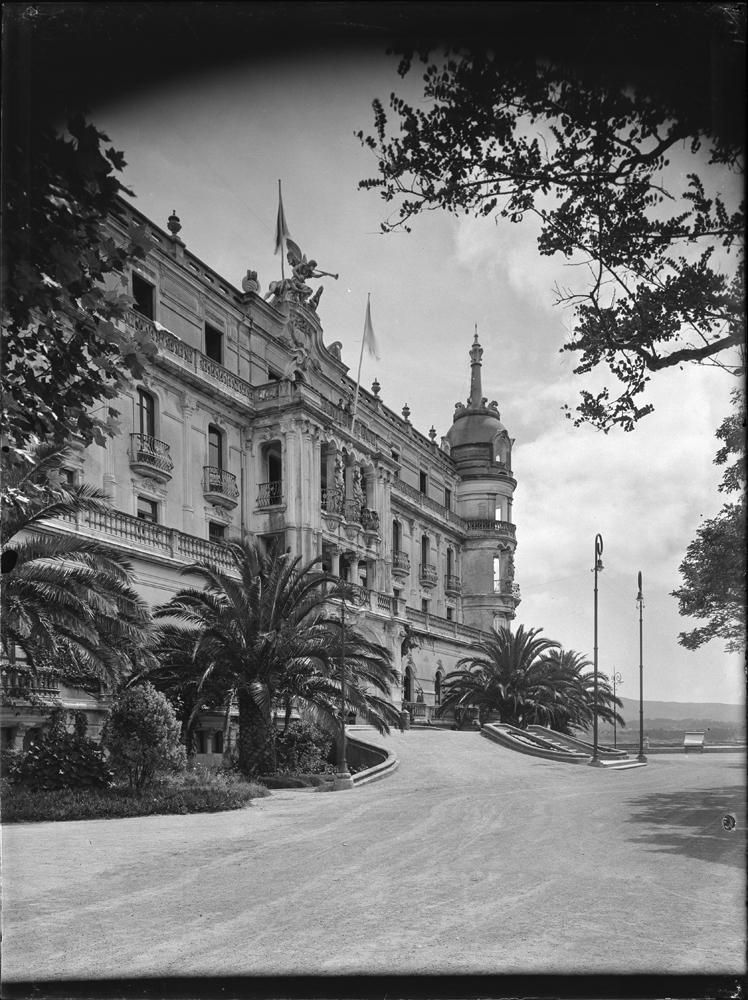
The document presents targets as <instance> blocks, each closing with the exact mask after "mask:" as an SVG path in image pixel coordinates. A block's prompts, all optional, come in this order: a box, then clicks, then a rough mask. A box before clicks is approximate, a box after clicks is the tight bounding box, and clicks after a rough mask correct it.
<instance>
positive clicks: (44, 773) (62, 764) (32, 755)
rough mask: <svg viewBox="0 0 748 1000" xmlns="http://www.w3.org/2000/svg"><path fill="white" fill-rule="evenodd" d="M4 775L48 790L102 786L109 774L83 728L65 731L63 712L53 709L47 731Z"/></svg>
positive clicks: (108, 779)
mask: <svg viewBox="0 0 748 1000" xmlns="http://www.w3.org/2000/svg"><path fill="white" fill-rule="evenodd" d="M7 777H8V780H9V781H10V782H12V783H13V784H15V785H23V786H25V787H26V788H28V789H29V790H32V791H33V790H36V791H52V790H54V789H60V788H106V787H107V786H108V785H110V784H111V782H112V778H113V775H112V772H111V771H110V769H109V767H108V766H107V763H106V760H105V759H104V755H103V754H102V752H101V750H100V748H99V747H98V746H97V745H96V744H95V743H94V742H93V741H92V740H89V739H87V738H86V735H85V729H82V728H81V726H80V725H77V726H76V731H75V732H73V733H68V732H66V730H65V714H64V712H63V711H62V710H61V709H55V710H54V711H53V712H52V714H51V716H50V725H49V729H48V731H47V734H46V735H45V736H44V738H43V739H42V740H41V741H40V742H39V743H34V744H33V745H32V746H31V747H30V748H29V749H28V751H27V752H26V753H25V754H22V755H20V756H19V757H18V758H17V759H16V761H15V762H14V764H13V766H12V767H11V769H10V770H9V771H8V772H7Z"/></svg>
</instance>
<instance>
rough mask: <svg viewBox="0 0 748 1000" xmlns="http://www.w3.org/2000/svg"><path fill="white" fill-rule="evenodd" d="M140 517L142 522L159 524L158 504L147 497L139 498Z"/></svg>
mask: <svg viewBox="0 0 748 1000" xmlns="http://www.w3.org/2000/svg"><path fill="white" fill-rule="evenodd" d="M138 517H139V518H140V520H141V521H150V522H151V524H158V504H157V503H156V501H155V500H149V499H148V498H147V497H138Z"/></svg>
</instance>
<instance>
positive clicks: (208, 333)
mask: <svg viewBox="0 0 748 1000" xmlns="http://www.w3.org/2000/svg"><path fill="white" fill-rule="evenodd" d="M205 353H206V355H207V356H208V357H209V358H210V359H211V361H217V362H218V364H219V365H220V364H223V333H221V331H220V330H217V329H216V328H215V327H214V326H211V325H210V324H209V323H206V324H205Z"/></svg>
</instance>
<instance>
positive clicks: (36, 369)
mask: <svg viewBox="0 0 748 1000" xmlns="http://www.w3.org/2000/svg"><path fill="white" fill-rule="evenodd" d="M106 141H108V140H107V136H106V135H104V134H103V133H102V132H99V131H98V130H97V129H96V128H94V126H93V125H90V124H87V123H86V122H85V121H84V120H83V118H82V117H80V116H74V117H72V118H71V119H70V121H69V123H68V126H67V133H66V134H61V133H60V132H58V131H56V130H55V129H54V128H52V127H51V126H50V125H48V124H41V123H40V122H39V121H37V122H36V123H35V124H32V125H31V126H30V127H29V129H28V131H27V133H26V134H24V135H23V136H22V137H21V134H20V131H19V130H18V129H16V130H15V131H14V132H13V133H11V138H10V141H9V143H7V144H6V149H5V150H4V159H5V177H4V192H3V193H4V202H5V220H4V258H5V267H4V274H3V279H4V294H3V306H2V318H3V329H4V336H3V358H2V410H1V415H2V421H3V427H4V433H5V435H6V447H8V448H9V449H10V452H9V454H10V456H11V457H13V456H18V455H21V456H23V455H24V454H25V453H26V451H27V449H28V446H29V442H30V441H31V439H32V438H34V437H36V438H37V439H39V440H41V441H45V442H48V443H57V444H62V443H64V442H65V441H67V440H69V439H70V436H71V435H75V436H76V437H77V438H78V439H79V440H81V441H82V442H83V443H84V444H90V443H91V442H92V441H98V442H99V443H101V442H103V441H104V439H105V436H106V434H107V433H111V432H112V430H113V429H114V428H113V421H114V419H115V418H116V416H117V412H116V410H115V409H114V408H113V407H112V406H110V405H109V403H110V402H111V401H112V400H114V399H115V398H116V397H117V396H118V395H119V394H120V393H121V391H122V388H123V386H124V385H125V384H126V383H127V382H128V381H129V379H130V377H132V376H134V377H136V378H137V377H140V376H141V375H142V372H143V366H144V364H145V362H146V360H147V359H148V358H149V357H152V356H153V355H154V354H155V353H156V346H155V344H154V343H153V342H152V341H149V340H148V338H147V336H145V335H143V334H139V333H136V332H134V331H130V330H127V329H126V328H125V327H124V325H123V324H122V322H121V320H122V317H123V315H124V311H125V309H126V307H127V306H128V305H129V304H130V302H131V299H130V298H129V297H128V296H127V295H126V294H125V291H124V289H122V290H119V291H118V290H113V289H112V288H111V287H110V288H107V287H106V286H105V284H104V281H105V279H106V278H107V277H108V276H119V277H120V280H121V283H122V285H124V284H125V272H126V269H127V266H128V264H129V262H130V261H132V260H136V259H142V258H143V257H145V255H146V253H147V250H148V248H149V245H150V244H149V239H148V237H147V235H146V233H145V232H144V231H143V230H142V229H140V228H131V229H130V230H129V234H128V239H127V240H126V241H125V242H124V243H123V244H120V243H118V242H117V241H116V240H115V239H113V238H112V237H111V236H109V235H107V233H106V232H105V230H104V221H105V220H106V219H107V217H108V216H110V215H114V214H116V213H117V211H118V208H119V202H118V196H119V195H120V194H121V193H126V194H131V193H132V192H130V191H128V190H127V189H126V188H124V187H123V185H122V184H121V183H120V181H119V179H118V178H117V176H116V172H117V171H120V170H122V168H123V167H124V166H125V161H124V159H123V157H122V154H121V153H119V152H117V151H116V150H114V149H111V148H109V149H103V148H102V146H101V144H102V142H106ZM109 284H110V286H111V285H113V284H114V282H112V281H111V280H110V282H109Z"/></svg>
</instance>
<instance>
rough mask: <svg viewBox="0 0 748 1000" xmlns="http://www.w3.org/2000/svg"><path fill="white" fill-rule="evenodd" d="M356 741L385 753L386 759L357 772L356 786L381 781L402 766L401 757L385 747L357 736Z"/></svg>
mask: <svg viewBox="0 0 748 1000" xmlns="http://www.w3.org/2000/svg"><path fill="white" fill-rule="evenodd" d="M356 743H358V744H360V745H361V746H364V747H366V748H367V749H370V750H375V751H377V753H380V754H385V759H384V760H383V761H380V762H379V764H374V765H373V766H372V767H367V768H366V770H365V771H359V772H358V773H357V774H354V775H353V787H354V788H358V787H359V785H368V784H370V783H371V782H372V781H379V780H380V779H381V778H386V777H388V776H389V775H390V774H392V772H393V771H395V770H397V768H398V767H399V766H400V760H399V758H398V757H396V756H395V754H394V753H392V752H391V751H390V750H385V748H384V747H378V746H375V745H374V744H373V743H367V742H366V741H365V740H362V739H359V738H358V737H357V738H356Z"/></svg>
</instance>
